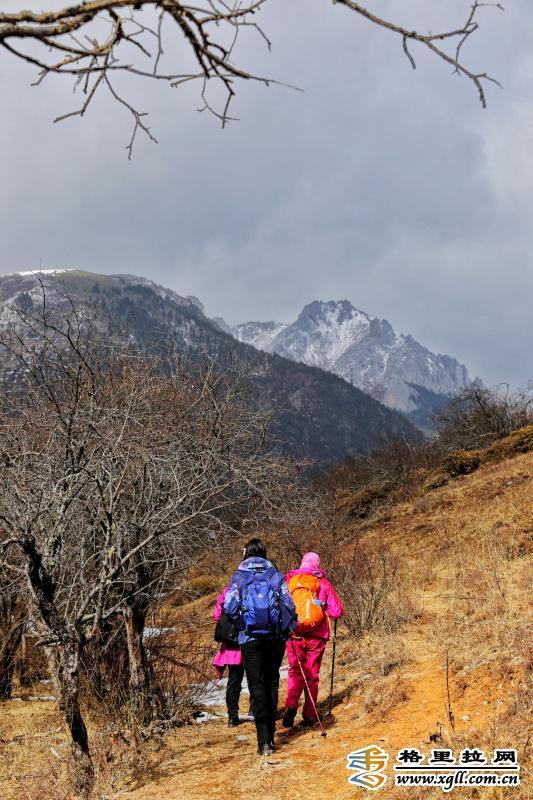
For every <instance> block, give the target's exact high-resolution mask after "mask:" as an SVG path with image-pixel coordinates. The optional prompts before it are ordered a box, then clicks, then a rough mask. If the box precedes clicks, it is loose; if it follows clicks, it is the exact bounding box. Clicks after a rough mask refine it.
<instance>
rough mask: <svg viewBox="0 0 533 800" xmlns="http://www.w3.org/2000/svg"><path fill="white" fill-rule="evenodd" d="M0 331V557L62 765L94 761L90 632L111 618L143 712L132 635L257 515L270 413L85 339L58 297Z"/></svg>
mask: <svg viewBox="0 0 533 800" xmlns="http://www.w3.org/2000/svg"><path fill="white" fill-rule="evenodd" d="M2 345H3V351H4V356H5V362H6V363H9V367H10V369H13V367H14V366H16V370H15V372H14V373H12V381H11V385H9V384H8V385H7V386H6V388H5V389H4V391H3V394H2V395H1V397H0V488H1V496H2V501H1V503H0V525H1V526H2V529H1V530H0V571H1V574H2V576H4V575H7V574H8V572H10V573H13V574H15V575H18V576H21V577H23V578H24V580H25V583H26V586H27V588H28V592H29V595H30V598H31V602H32V604H33V606H34V608H35V623H36V626H37V630H38V633H39V635H40V637H41V638H40V644H41V645H42V646H43V647H45V648H46V649H47V653H48V657H49V662H50V664H51V667H52V672H53V675H54V677H55V681H56V689H57V692H58V698H59V706H60V709H61V711H62V713H63V715H64V718H65V721H66V723H67V726H68V729H69V731H70V735H71V741H72V748H71V756H72V757H71V765H72V777H73V780H74V784H75V787H76V789H77V790H78V791H80V792H83V793H85V794H88V793H89V792H90V790H91V787H92V784H93V765H92V761H91V755H90V750H89V742H88V735H87V729H86V725H85V721H84V718H83V714H82V705H81V702H80V669H81V665H82V660H83V655H84V652H85V651H86V648H87V646H88V644H89V643H91V642H95V641H98V640H99V639H100V638H103V637H104V636H105V629H106V625H108V624H109V623H110V622H113V621H116V620H117V619H118V620H121V621H122V623H123V625H124V627H125V633H126V642H127V653H128V665H129V676H130V677H129V679H130V686H131V690H132V696H133V697H134V698H136V700H137V704H138V708H139V713H140V714H141V716H142V718H143V720H144V721H147V720H148V719H149V717H150V714H151V703H150V668H149V664H148V660H147V658H146V650H145V647H144V643H143V631H144V627H145V619H146V613H147V610H148V608H149V605H150V601H151V599H153V598H154V597H155V596H157V594H158V593H159V592H160V591H161V590H162V588H165V587H168V584H169V581H170V580H171V578H172V577H173V576H175V575H176V574H177V573H179V572H180V571H183V570H186V569H188V568H189V567H190V566H191V565H192V564H193V563H194V562H195V559H196V558H197V557H198V555H199V554H200V553H203V552H205V549H206V548H208V547H214V546H215V545H216V542H217V539H218V538H220V537H221V536H223V535H224V534H225V533H227V532H231V531H236V530H238V529H239V527H240V525H241V522H242V521H243V519H248V520H259V519H260V518H261V517H262V515H264V514H265V513H268V512H269V509H270V508H271V506H272V504H273V499H272V496H273V492H274V491H275V487H276V485H277V483H278V481H279V480H280V479H281V478H282V476H283V474H284V470H285V468H284V467H283V466H282V465H281V464H279V463H278V461H277V460H276V458H275V457H274V456H271V455H270V454H269V452H268V451H267V449H266V445H267V440H266V430H267V425H268V415H266V414H265V413H264V412H262V411H261V410H254V409H253V407H252V406H251V405H250V403H249V402H247V400H248V398H246V396H244V394H243V391H242V389H241V385H240V381H239V379H238V378H235V377H234V376H233V375H231V374H227V373H225V374H221V375H219V374H216V373H215V371H214V370H213V368H212V367H211V366H209V365H206V366H205V367H203V368H201V369H197V370H196V373H195V374H190V373H189V372H188V371H187V370H186V368H185V366H184V365H183V364H182V363H179V362H178V363H177V364H176V363H173V364H172V363H169V362H167V363H161V362H158V361H154V360H152V361H150V362H147V361H146V360H145V359H143V358H142V357H140V356H138V357H136V356H132V355H131V354H129V353H126V352H123V351H121V350H118V351H117V350H116V349H114V350H111V349H110V347H109V343H101V342H98V341H97V340H96V338H95V335H94V331H93V330H92V328H91V324H90V319H88V317H87V315H86V314H84V313H83V312H82V311H79V310H77V309H75V308H71V310H70V312H69V313H68V314H63V313H61V312H60V315H59V317H57V316H56V313H55V312H54V311H51V310H49V309H48V307H47V305H46V298H43V306H42V308H41V309H37V310H35V311H33V310H32V311H31V312H28V311H23V310H20V309H19V310H18V311H17V312H16V319H15V321H14V323H13V324H12V325H11V326H10V329H9V330H8V331H6V332H4V335H3V337H2Z"/></svg>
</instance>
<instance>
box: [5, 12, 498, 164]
mask: <svg viewBox="0 0 533 800" xmlns="http://www.w3.org/2000/svg"><path fill="white" fill-rule="evenodd" d="M266 3H267V0H204V2H201V0H200V2H198V4H190V3H187V2H183V1H182V0H87V2H77V3H76V2H75V3H74V4H72V5H70V6H65V7H64V8H60V9H57V10H54V11H48V12H47V11H43V12H40V13H39V12H32V11H15V12H9V11H7V12H5V11H2V12H0V47H2V48H3V49H4V50H5V51H7V52H8V53H9V54H10V55H12V56H15V57H16V58H19V59H21V60H23V61H26V62H27V63H29V64H31V65H33V66H36V67H37V68H38V70H39V71H38V75H37V79H36V81H35V84H40V83H42V81H43V80H44V79H45V78H46V77H47V76H49V75H51V74H55V75H65V76H67V77H71V78H72V79H73V80H74V85H75V89H79V90H80V91H81V93H82V94H83V96H84V100H83V102H82V103H81V105H80V107H79V108H78V109H76V110H74V111H71V112H67V113H64V114H60V115H59V116H57V117H56V119H55V121H56V122H59V121H62V120H65V119H68V118H70V117H73V116H80V117H83V116H84V114H85V113H86V112H87V110H88V108H89V107H90V106H91V104H92V102H93V100H94V98H95V96H96V94H97V93H99V91H100V90H102V89H107V91H108V92H109V93H110V94H111V96H112V97H113V99H114V100H115V101H117V102H118V103H119V104H120V105H121V106H122V107H123V108H125V109H126V110H127V111H128V113H129V114H130V116H131V117H132V119H133V132H132V136H131V139H130V142H129V144H128V146H127V148H126V149H127V151H128V155H129V157H130V158H131V155H132V151H133V146H134V143H135V139H136V134H137V132H138V131H141V132H142V133H144V134H145V135H146V136H147V137H148V138H149V139H150V140H151V141H153V142H156V141H157V140H156V139H155V137H154V136H153V135H152V133H151V131H150V128H149V127H148V126H147V125H146V124H145V122H144V121H143V118H144V117H145V113H144V112H140V111H139V110H138V109H137V108H135V106H134V104H132V103H131V102H130V101H128V100H126V99H125V98H124V96H123V94H122V88H119V87H118V86H117V82H116V78H117V77H118V76H119V75H120V74H124V73H125V74H129V75H134V76H137V77H145V78H150V79H155V80H160V81H164V82H166V83H168V84H169V85H170V86H172V87H174V88H176V87H178V86H181V85H183V84H185V83H188V82H191V81H198V82H199V84H200V87H201V88H200V94H201V98H202V106H201V108H199V109H198V110H199V111H204V110H207V111H210V112H211V113H212V114H214V115H215V116H216V117H217V118H218V119H220V121H221V123H222V126H225V125H226V124H227V123H228V122H229V121H231V120H233V119H235V118H234V117H231V116H230V114H229V109H230V105H231V101H232V99H233V97H234V96H235V92H236V89H235V84H236V82H238V81H242V80H245V81H248V80H256V81H260V82H262V83H264V84H265V85H267V86H268V85H270V84H271V83H280V82H279V81H275V80H272V79H270V78H267V77H264V76H259V75H256V74H254V73H253V72H251V71H249V70H247V69H244V68H242V67H240V66H238V65H237V64H236V63H234V61H233V54H234V51H235V45H236V42H237V40H238V37H239V34H240V33H241V32H242V31H243V30H246V29H251V30H252V31H253V32H255V33H256V34H257V35H258V36H259V38H260V39H261V40H262V42H263V43H264V44H265V45H266V46H267V47H268V49H270V46H271V43H270V40H269V38H268V37H267V35H266V33H265V32H264V31H263V29H262V28H261V26H260V25H259V24H258V22H257V15H258V13H259V12H260V11H261V10H262V8H263V7H264V6H265V4H266ZM333 3H334V4H336V5H341V6H344V7H345V8H347V9H348V10H350V11H352V12H354V13H355V14H357V15H359V16H361V17H363V18H364V19H366V20H367V21H369V22H371V23H372V24H375V25H377V26H379V27H381V28H385V29H386V30H389V31H391V32H392V33H395V34H397V35H398V36H400V37H401V41H402V46H403V50H404V52H405V54H406V57H407V58H408V60H409V63H410V64H411V66H412V67H413V68H416V62H415V59H414V57H413V55H412V53H411V51H410V49H409V44H410V43H416V44H419V45H422V46H423V47H425V48H426V49H427V50H429V51H430V52H431V53H432V54H433V55H435V56H437V57H438V58H439V59H441V60H442V61H444V62H445V63H447V64H449V65H450V66H451V67H452V68H453V71H454V72H455V73H457V74H458V75H463V76H465V77H467V78H468V79H469V80H470V81H471V82H472V83H473V84H474V85H475V87H476V89H477V91H478V94H479V98H480V100H481V103H482V105H483V107H485V106H486V95H485V88H484V83H485V82H487V81H490V82H492V83H496V84H498V82H497V81H496V80H495V79H494V78H492V77H490V76H489V75H488V74H487V73H486V72H476V71H474V70H472V69H471V68H470V67H469V66H467V64H466V63H465V62H464V61H463V48H464V46H465V44H466V43H467V41H468V40H469V39H470V37H471V36H472V35H473V34H474V33H475V32H476V31H477V30H478V29H479V22H478V12H479V10H480V9H481V8H484V7H487V6H489V7H493V8H497V9H503V6H502V5H501V4H500V3H497V2H496V3H492V2H488V3H486V2H480V0H474V2H473V3H472V4H471V6H470V9H469V12H468V15H467V19H466V21H465V22H464V23H463V24H461V25H459V26H458V27H455V28H452V29H451V30H445V31H441V32H439V33H421V32H420V31H416V30H411V29H409V28H407V27H405V26H404V25H401V24H398V23H395V22H391V21H389V20H387V19H384V18H383V17H380V16H379V15H377V14H375V13H373V12H371V11H370V10H368V9H367V8H366V7H364V6H363V5H362V4H361V3H359V2H355V0H333ZM176 34H177V36H176ZM164 39H165V40H168V41H170V44H169V45H164ZM448 44H449V45H450V46H451V49H447V48H446V45H448ZM171 54H172V55H177V56H178V60H179V62H180V64H181V63H183V61H184V58H185V63H187V61H190V64H189V66H188V67H186V68H185V70H181V69H180V71H177V72H174V71H172V70H170V71H169V70H167V69H163V66H164V62H166V61H167V60H168V59H169V58H170V55H171ZM150 61H151V62H153V63H152V64H151V65H149V64H148V65H147V64H146V62H150ZM211 84H215V85H218V86H219V87H221V88H222V90H223V95H224V99H222V100H221V99H220V97H219V96H218V95H217V94H216V93H215V99H212V97H211V93H210V91H209V90H210V87H211ZM280 85H289V84H280ZM498 85H499V84H498ZM291 88H296V87H291Z"/></svg>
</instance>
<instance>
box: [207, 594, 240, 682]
mask: <svg viewBox="0 0 533 800" xmlns="http://www.w3.org/2000/svg"><path fill="white" fill-rule="evenodd" d="M227 592H228V587H227V586H226V587H225V588H224V589H222V592H221V593H220V594H219V596H218V597H217V601H216V603H215V609H214V611H213V619H214V620H215V622H218V620H219V619H220V615H221V614H222V606H223V605H224V600H225V599H226V594H227ZM240 663H242V653H241V651H240V648H239V646H238V645H237V644H236V645H235V646H234V647H232V646H231V645H230V644H224V642H222V643H221V645H220V647H219V649H218V651H217V653H216V655H215V657H214V659H213V666H214V667H221V668H224V667H226V666H229V665H234V664H240Z"/></svg>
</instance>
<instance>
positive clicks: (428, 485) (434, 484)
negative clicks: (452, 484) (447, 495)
mask: <svg viewBox="0 0 533 800" xmlns="http://www.w3.org/2000/svg"><path fill="white" fill-rule="evenodd" d="M449 480H450V476H449V475H446V473H444V472H434V473H433V474H432V475H430V476H429V478H428V479H427V480H426V482H425V483H424V484H423V486H422V491H423V492H432V491H433V489H440V487H441V486H446V484H447V483H448V482H449Z"/></svg>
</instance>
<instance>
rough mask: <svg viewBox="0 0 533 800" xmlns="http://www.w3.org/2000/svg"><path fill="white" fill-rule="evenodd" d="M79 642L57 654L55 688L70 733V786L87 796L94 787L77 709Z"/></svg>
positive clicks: (78, 693) (86, 746) (66, 646)
mask: <svg viewBox="0 0 533 800" xmlns="http://www.w3.org/2000/svg"><path fill="white" fill-rule="evenodd" d="M79 661H80V643H79V642H78V641H68V642H66V643H65V644H62V645H60V646H59V648H58V652H57V673H56V680H57V687H58V692H59V710H60V711H61V713H62V714H63V717H64V719H65V722H66V723H67V727H68V729H69V732H70V737H71V745H70V754H71V763H70V765H69V771H70V777H71V780H72V784H73V786H74V788H75V789H76V791H77V792H79V793H80V794H81V795H83V796H84V797H88V796H89V795H90V793H91V791H92V788H93V785H94V768H93V763H92V759H91V754H90V751H89V737H88V735H87V728H86V726H85V722H84V720H83V716H82V713H81V708H80V685H79V673H78V669H79Z"/></svg>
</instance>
